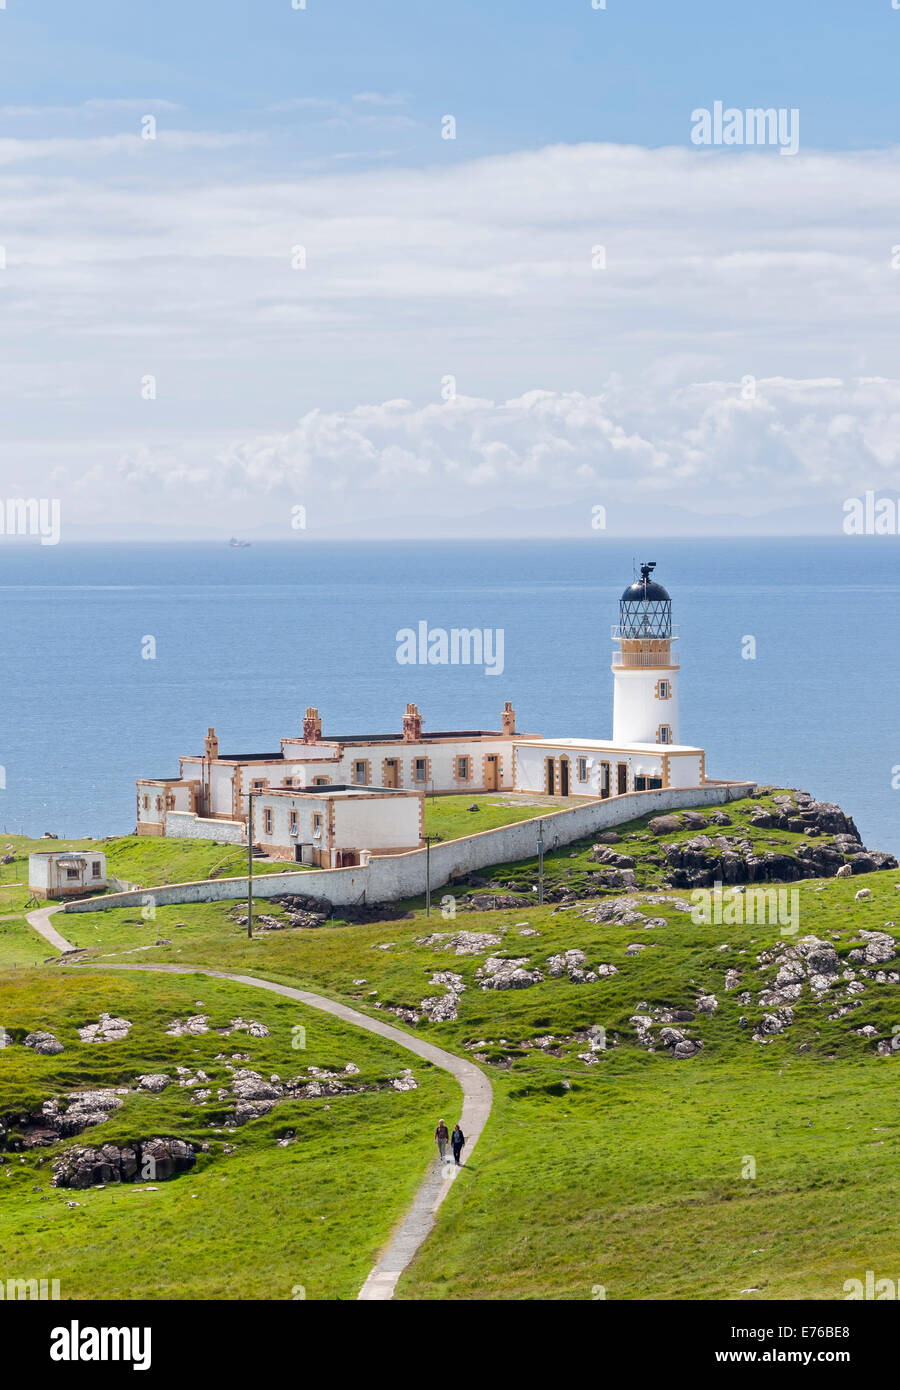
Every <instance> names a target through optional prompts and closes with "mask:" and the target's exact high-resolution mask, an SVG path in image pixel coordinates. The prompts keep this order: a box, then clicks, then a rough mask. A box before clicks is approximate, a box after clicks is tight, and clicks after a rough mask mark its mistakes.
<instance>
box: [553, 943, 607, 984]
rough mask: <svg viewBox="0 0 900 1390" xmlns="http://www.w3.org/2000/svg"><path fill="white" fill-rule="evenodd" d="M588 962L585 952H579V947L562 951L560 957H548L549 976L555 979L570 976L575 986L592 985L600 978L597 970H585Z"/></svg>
mask: <svg viewBox="0 0 900 1390" xmlns="http://www.w3.org/2000/svg"><path fill="white" fill-rule="evenodd" d="M586 960H587V957H586V956H585V954H584V951H580V950H578V949H577V947H576V948H573V949H572V950H569V951H561V952H560V954H559V955H556V956H548V958H547V974H548V975H550V976H551V977H552V978H554V979H557V978H559V977H560V976H561V975H568V977H569V980H570V982H571V983H572V984H573V985H581V984H592V983H593V982H594V980H596V979H597V978H598V976H597V972H596V970H585V968H584V967H585V962H586Z"/></svg>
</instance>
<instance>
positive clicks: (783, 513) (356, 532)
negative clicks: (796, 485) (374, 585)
mask: <svg viewBox="0 0 900 1390" xmlns="http://www.w3.org/2000/svg"><path fill="white" fill-rule="evenodd" d="M595 506H596V494H594V495H593V496H592V497H591V498H590V499H585V500H583V501H574V502H571V501H570V502H563V503H559V504H557V505H549V506H544V507H540V508H536V507H516V506H506V505H504V506H500V507H490V508H487V509H486V510H483V511H475V512H469V513H460V514H458V515H455V516H448V515H446V514H443V515H442V514H440V513H438V512H437V511H433V512H423V513H420V514H407V515H400V514H398V513H396V512H392V513H391V514H390V515H387V516H376V515H373V514H372V513H371V512H369V513H368V514H367V515H365V516H359V517H353V518H346V519H343V520H341V521H331V522H328V523H325V524H322V525H318V526H317V525H315V524H314V523H313V522H312V521H311V522H310V524H309V526H308V528H307V529H306V530H305V531H303V532H299V533H298V532H297V531H292V530H290V529H289V528H288V527H287V526H277V527H276V526H272V525H268V524H265V525H258V526H253V525H251V524H249V523H247V522H243V523H242V526H241V532H240V534H241V536H242V537H243V538H245V539H247V540H251V541H279V540H280V541H287V540H292V539H294V540H302V539H303V537H308V538H309V539H310V540H335V541H337V540H348V541H350V540H353V541H365V540H370V541H371V540H465V539H475V540H504V539H508V540H524V539H530V538H535V539H541V540H575V539H579V538H585V539H587V538H589V537H590V536H596V537H597V539H598V540H602V539H603V537H604V536H609V538H610V539H624V538H626V537H630V536H646V537H649V536H661V537H662V536H665V537H677V536H685V537H690V536H698V537H714V536H718V537H727V536H829V535H830V536H836V535H840V534H841V527H842V521H843V513H842V511H841V506H840V503H838V502H830V503H820V504H818V505H816V506H812V507H811V506H808V505H804V506H803V507H802V508H788V507H785V508H780V509H778V510H776V511H770V512H763V513H760V514H759V515H757V516H742V515H739V514H738V513H735V512H709V513H705V514H704V513H701V512H694V511H690V510H688V509H687V508H686V507H678V506H672V505H670V504H668V503H662V504H661V503H658V502H653V503H646V504H645V503H635V502H629V503H615V502H614V503H611V504H610V505H609V507H608V508H607V515H606V525H605V527H603V526H599V527H596V528H595V527H594V526H593V525H592V520H593V518H594V515H595V513H594V508H595ZM232 533H233V526H227V525H223V526H221V527H218V526H211V525H204V526H201V525H196V524H193V523H187V524H185V525H184V526H177V525H158V524H153V523H149V522H148V523H130V524H123V523H122V522H120V521H117V522H115V523H111V524H110V525H108V526H102V525H81V526H79V525H76V524H72V525H70V526H69V527H67V528H65V530H64V538H65V539H68V540H72V541H82V542H86V541H147V542H152V541H190V540H198V541H217V540H221V541H222V543H223V545H224V544H227V543H228V540H229V537H230V536H231V534H232Z"/></svg>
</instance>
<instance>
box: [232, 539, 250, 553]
mask: <svg viewBox="0 0 900 1390" xmlns="http://www.w3.org/2000/svg"><path fill="white" fill-rule="evenodd" d="M228 544H229V545H230V546H231V548H232V550H246V549H247V547H248V545H249V544H250V542H249V541H239V540H236V539H235V537H234V536H232V537H231V540H230V541H229V542H228Z"/></svg>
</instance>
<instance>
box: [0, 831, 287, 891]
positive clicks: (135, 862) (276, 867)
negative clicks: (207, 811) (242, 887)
mask: <svg viewBox="0 0 900 1390" xmlns="http://www.w3.org/2000/svg"><path fill="white" fill-rule="evenodd" d="M56 849H84V850H92V849H93V850H102V852H103V853H104V854H105V855H106V868H107V873H109V874H114V875H115V876H116V878H120V879H123V880H125V881H127V882H128V883H133V884H135V885H137V886H138V887H141V888H152V887H154V886H158V885H159V884H162V883H192V882H195V881H196V880H199V879H205V878H239V877H241V876H242V875H244V874H246V872H247V851H246V849H242V848H241V847H240V846H239V845H225V844H217V843H216V842H215V841H214V840H173V839H167V838H166V837H165V836H156V835H120V836H117V837H113V838H111V839H106V840H31V839H28V838H27V837H25V836H23V835H8V836H0V852H2V853H5V854H12V855H14V856H15V858H14V861H13V863H12V864H4V865H2V866H0V888H2V886H3V884H4V883H9V882H10V881H11V880H13V879H17V880H20V881H21V882H22V883H24V884H25V886H26V887H27V884H28V855H29V854H32V853H36V852H37V853H43V852H45V851H48V850H56ZM294 867H295V866H294V865H292V864H282V863H278V864H268V863H261V862H260V861H258V860H257V861H255V863H254V867H253V872H254V873H256V874H265V873H278V872H283V871H284V870H285V869H293V868H294ZM297 867H299V866H297Z"/></svg>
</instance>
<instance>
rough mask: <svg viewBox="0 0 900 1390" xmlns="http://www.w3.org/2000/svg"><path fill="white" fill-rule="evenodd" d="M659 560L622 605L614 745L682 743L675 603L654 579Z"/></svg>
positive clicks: (643, 572)
mask: <svg viewBox="0 0 900 1390" xmlns="http://www.w3.org/2000/svg"><path fill="white" fill-rule="evenodd" d="M655 568H656V561H655V560H651V561H650V562H649V563H647V564H644V565H641V577H640V579H636V580H635V581H634V583H633V584H629V586H628V588H627V589H626V590H625V592H624V594H623V595H622V598H621V600H620V602H619V622H618V624H617V625H616V626H615V627H614V628H613V630H612V636H613V641H615V642H618V643H619V648H618V650H617V651H615V652H613V659H612V671H613V676H614V677H615V692H614V698H613V742H614V743H616V744H618V745H619V746H620V747H622V746H624V747H628V745H630V744H635V743H659V744H667V743H678V658H677V656H676V655H675V653H674V652H673V650H672V643H673V642H676V641H677V640H678V633H677V630H674V629H673V628H672V600H671V599H670V598H669V595H668V594H667V592H666V590H665V589H664V588H663V586H662V585H661V584H657V583H656V581H655V580H654V579H652V578H651V574H652V572H653V570H654V569H655Z"/></svg>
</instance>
